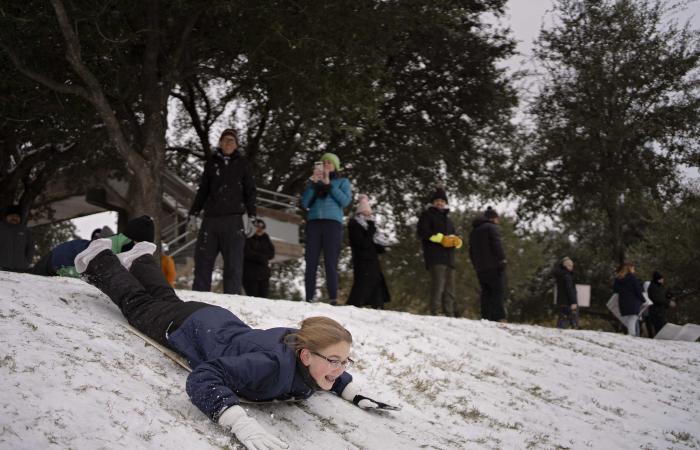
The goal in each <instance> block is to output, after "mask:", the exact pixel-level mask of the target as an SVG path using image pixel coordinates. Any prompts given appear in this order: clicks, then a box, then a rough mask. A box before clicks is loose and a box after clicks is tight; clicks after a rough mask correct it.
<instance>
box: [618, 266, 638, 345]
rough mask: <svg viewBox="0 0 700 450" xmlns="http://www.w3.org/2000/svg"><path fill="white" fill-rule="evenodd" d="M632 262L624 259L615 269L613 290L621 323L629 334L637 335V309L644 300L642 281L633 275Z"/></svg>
mask: <svg viewBox="0 0 700 450" xmlns="http://www.w3.org/2000/svg"><path fill="white" fill-rule="evenodd" d="M634 272H635V270H634V263H632V262H630V261H625V262H624V263H623V264H621V265H620V267H619V269H618V270H617V274H616V277H615V281H614V283H613V292H614V293H616V294H618V296H619V299H618V301H619V305H620V315H621V316H622V323H623V324H624V325H625V327H626V328H627V334H628V335H630V336H639V311H640V310H641V307H642V305H643V304H644V302H645V298H644V295H643V290H642V283H641V282H640V281H639V278H637V276H636V275H635V273H634Z"/></svg>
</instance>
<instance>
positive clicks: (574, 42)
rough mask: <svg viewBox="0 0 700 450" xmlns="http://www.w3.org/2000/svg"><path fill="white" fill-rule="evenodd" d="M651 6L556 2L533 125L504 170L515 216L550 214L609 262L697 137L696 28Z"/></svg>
mask: <svg viewBox="0 0 700 450" xmlns="http://www.w3.org/2000/svg"><path fill="white" fill-rule="evenodd" d="M667 8H668V7H667V6H666V4H665V3H663V2H652V1H631V0H621V1H611V0H606V1H579V0H559V1H557V2H556V5H555V10H554V16H555V19H556V23H555V25H554V26H553V27H552V28H551V29H546V30H542V32H541V34H540V38H539V41H538V46H537V49H536V55H537V57H538V59H539V61H540V62H541V64H542V68H543V69H544V70H545V79H544V84H543V87H542V89H541V92H540V94H539V96H538V97H537V99H536V101H535V102H534V105H533V106H532V109H531V112H532V114H533V115H534V118H535V121H536V129H535V132H534V135H533V136H532V139H531V144H530V145H525V146H524V147H523V149H522V153H521V154H520V156H519V160H518V161H517V162H516V164H515V167H514V168H515V169H516V173H517V174H518V177H517V180H514V183H513V186H514V188H515V189H516V191H517V192H519V193H520V194H521V195H522V196H523V197H524V198H525V202H524V203H523V207H522V209H521V212H522V213H525V214H528V215H530V216H532V215H533V214H537V213H545V214H548V215H549V214H556V215H558V217H559V219H560V222H561V224H562V225H563V226H564V227H565V228H567V229H568V230H569V231H571V232H572V233H573V235H574V237H575V238H576V240H577V241H579V242H581V243H587V242H590V243H591V245H595V246H598V248H600V249H601V250H603V252H602V253H600V255H599V257H600V258H603V259H605V260H607V261H610V263H615V262H617V261H619V260H621V259H624V257H625V256H626V253H627V250H628V249H629V248H630V246H632V245H634V244H635V243H637V242H639V241H640V240H641V239H642V238H643V236H644V234H645V229H646V227H647V226H648V225H649V224H650V223H651V217H649V216H648V214H647V210H648V208H647V207H646V206H647V204H648V202H664V201H667V200H668V199H669V198H672V196H673V195H674V194H676V193H677V192H678V190H679V181H680V174H679V171H678V164H679V163H683V162H688V161H690V160H691V159H692V158H694V157H695V158H696V156H694V155H697V152H698V151H699V150H700V147H698V142H699V141H698V136H699V135H700V133H699V132H700V127H699V124H700V120H699V119H700V97H698V95H697V86H698V72H697V68H698V58H699V57H700V46H699V40H698V33H697V31H692V30H690V29H689V28H687V27H685V28H684V27H679V26H677V25H675V24H666V23H665V22H664V17H665V11H666V9H667Z"/></svg>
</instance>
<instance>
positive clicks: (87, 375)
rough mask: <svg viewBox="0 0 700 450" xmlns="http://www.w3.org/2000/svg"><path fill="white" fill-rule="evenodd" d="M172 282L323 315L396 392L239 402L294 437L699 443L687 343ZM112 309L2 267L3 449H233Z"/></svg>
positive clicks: (473, 443)
mask: <svg viewBox="0 0 700 450" xmlns="http://www.w3.org/2000/svg"><path fill="white" fill-rule="evenodd" d="M180 294H181V295H182V297H183V298H184V299H185V300H195V299H196V300H200V301H207V302H210V303H213V304H217V305H220V306H223V307H226V308H229V309H231V310H232V311H233V312H234V313H235V314H237V315H239V316H240V317H241V318H242V319H243V320H245V321H246V322H247V323H249V324H251V325H252V326H254V327H260V328H267V327H275V326H296V325H297V324H298V322H299V321H300V320H301V319H302V318H303V317H307V316H311V315H319V314H322V315H328V316H330V317H333V318H334V319H336V320H338V321H340V322H341V323H343V324H344V325H345V326H346V327H347V328H348V329H349V330H350V331H351V332H352V334H353V337H354V339H355V344H354V346H353V356H355V357H356V359H357V360H358V361H359V362H358V364H357V365H356V367H355V368H353V370H352V371H351V372H352V374H353V376H354V377H355V380H356V381H357V382H358V383H360V384H362V385H364V386H366V387H367V389H366V391H367V392H371V393H372V394H375V395H376V398H377V399H378V400H383V401H385V402H387V403H392V404H399V405H402V406H403V410H402V411H398V412H385V413H381V414H377V413H369V412H365V411H362V410H360V409H359V408H356V407H355V406H353V405H352V404H350V403H348V402H345V401H343V400H342V399H340V398H338V397H335V396H334V395H332V394H326V393H322V394H317V395H315V396H313V397H311V398H310V399H309V400H308V401H306V402H304V403H300V404H277V405H258V406H247V407H246V409H247V410H248V413H249V414H250V415H252V416H253V417H255V418H257V419H258V420H259V421H260V422H261V423H262V424H263V426H264V427H266V428H267V429H268V430H270V431H272V432H274V433H276V434H277V435H278V436H279V437H280V438H281V439H283V440H285V441H286V442H288V443H289V444H290V448H293V449H358V448H361V449H381V450H390V449H417V448H428V449H462V448H508V449H522V448H543V449H544V448H547V449H550V448H594V449H617V448H643V449H667V448H674V449H684V448H700V344H697V343H687V342H670V341H661V342H657V341H652V340H648V339H633V338H629V337H627V336H622V335H614V334H608V333H600V332H593V331H559V330H555V329H549V328H541V327H534V326H526V325H505V326H504V325H500V326H499V325H496V324H494V323H488V322H479V321H473V320H467V319H450V318H442V317H426V316H415V315H411V314H406V313H396V312H384V311H373V310H365V309H357V308H354V307H330V306H327V305H308V304H304V303H298V302H287V301H268V300H261V299H252V298H246V297H235V296H224V295H216V294H206V293H195V292H188V291H182V292H180ZM124 323H125V322H124V319H123V318H122V317H121V315H120V313H119V311H118V310H117V308H116V306H114V305H113V304H112V303H111V302H110V301H109V299H108V298H107V297H106V296H104V295H103V294H102V293H101V292H99V291H98V290H97V289H95V288H94V287H92V286H89V285H87V284H86V283H84V282H82V281H80V280H72V279H65V278H41V277H34V276H30V275H19V274H11V273H7V272H0V379H1V380H2V391H1V393H0V448H2V449H51V448H57V449H58V448H61V449H68V448H71V449H116V448H124V449H148V448H154V449H155V448H170V449H173V448H177V449H221V448H236V446H237V444H236V441H235V440H233V439H232V438H231V437H230V436H229V435H227V434H226V433H225V432H224V431H223V430H221V429H220V428H219V427H218V426H217V425H216V424H214V423H212V422H210V421H209V420H208V419H207V418H206V417H205V416H204V415H203V414H201V413H200V412H199V410H198V409H197V408H195V407H194V406H193V405H192V404H191V403H190V401H189V399H188V397H187V394H186V393H185V391H184V384H185V379H186V376H187V372H185V371H184V370H183V369H181V368H180V367H179V366H177V365H176V364H175V363H173V362H172V361H171V360H169V359H167V358H165V357H164V356H163V355H162V354H161V353H159V352H158V351H157V350H155V349H154V348H152V347H150V346H146V345H144V342H143V341H141V340H140V339H139V338H137V337H136V336H134V335H133V334H131V333H130V332H129V331H127V330H126V329H125V328H124V326H123V324H124Z"/></svg>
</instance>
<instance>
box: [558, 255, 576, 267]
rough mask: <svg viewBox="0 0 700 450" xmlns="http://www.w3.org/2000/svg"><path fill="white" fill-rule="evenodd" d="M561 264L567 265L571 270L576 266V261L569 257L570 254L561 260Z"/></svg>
mask: <svg viewBox="0 0 700 450" xmlns="http://www.w3.org/2000/svg"><path fill="white" fill-rule="evenodd" d="M561 265H562V266H564V267H566V268H567V269H569V270H571V269H572V268H573V267H574V261H573V260H572V259H571V258H569V257H568V256H565V257H564V258H562V260H561Z"/></svg>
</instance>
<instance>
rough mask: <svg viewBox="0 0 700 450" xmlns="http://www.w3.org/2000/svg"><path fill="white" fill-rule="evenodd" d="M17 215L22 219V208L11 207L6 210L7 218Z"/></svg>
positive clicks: (17, 206)
mask: <svg viewBox="0 0 700 450" xmlns="http://www.w3.org/2000/svg"><path fill="white" fill-rule="evenodd" d="M12 214H16V215H18V216H20V217H22V207H21V206H19V205H10V206H8V207H7V209H5V217H7V216H9V215H12Z"/></svg>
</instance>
